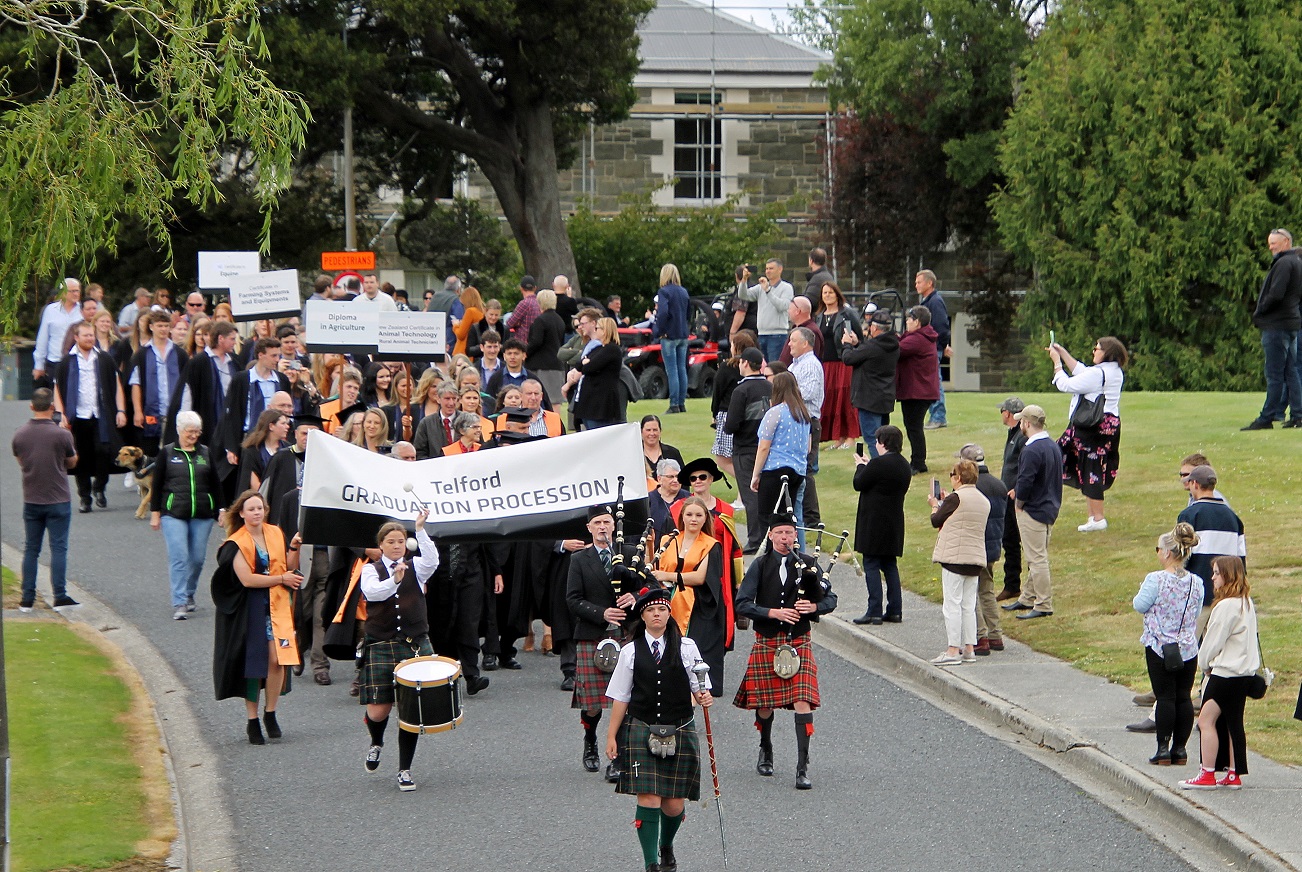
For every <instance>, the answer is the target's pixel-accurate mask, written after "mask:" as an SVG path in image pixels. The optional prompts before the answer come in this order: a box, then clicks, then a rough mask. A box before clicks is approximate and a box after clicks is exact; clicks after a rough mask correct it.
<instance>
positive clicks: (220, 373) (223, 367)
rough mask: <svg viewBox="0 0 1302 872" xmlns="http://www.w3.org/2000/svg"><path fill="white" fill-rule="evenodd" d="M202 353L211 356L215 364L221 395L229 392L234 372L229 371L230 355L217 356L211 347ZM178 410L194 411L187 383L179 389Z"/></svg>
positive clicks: (192, 399)
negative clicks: (179, 406) (179, 405)
mask: <svg viewBox="0 0 1302 872" xmlns="http://www.w3.org/2000/svg"><path fill="white" fill-rule="evenodd" d="M203 353H204V354H206V355H208V356H209V357H210V358H212V360H213V362H214V363H216V364H217V378H218V380H219V381H221V385H222V396H223V397H225V396H226V395H227V394H229V393H230V392H231V378H232V377H233V376H234V373H233V372H232V371H231V369H232V367H231V362H232V360H231V356H230V355H229V354H228V355H226V356H225V357H218V356H217V354H216V353H215V352H214V351H213V350H212V349H211V348H205V349H204V350H203ZM180 411H182V412H193V411H194V398H193V397H191V396H190V386H189V385H185V386H184V387H183V388H182V389H181V408H180Z"/></svg>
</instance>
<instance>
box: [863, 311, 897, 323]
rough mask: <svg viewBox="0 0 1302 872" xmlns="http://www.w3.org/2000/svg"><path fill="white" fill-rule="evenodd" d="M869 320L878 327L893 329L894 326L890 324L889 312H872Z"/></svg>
mask: <svg viewBox="0 0 1302 872" xmlns="http://www.w3.org/2000/svg"><path fill="white" fill-rule="evenodd" d="M869 320H870V321H871V322H872V323H874V324H877V325H878V326H881V327H893V326H895V325H894V324H893V323H892V318H891V313H890V312H886V311H881V310H879V311H876V312H873V316H872V318H870V319H869Z"/></svg>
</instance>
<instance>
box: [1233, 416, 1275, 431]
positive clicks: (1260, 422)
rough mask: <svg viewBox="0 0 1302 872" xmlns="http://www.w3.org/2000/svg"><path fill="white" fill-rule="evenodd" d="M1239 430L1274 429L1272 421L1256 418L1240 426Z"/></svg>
mask: <svg viewBox="0 0 1302 872" xmlns="http://www.w3.org/2000/svg"><path fill="white" fill-rule="evenodd" d="M1239 429H1240V430H1273V429H1275V422H1274V421H1267V420H1264V419H1262V418H1258V419H1256V420H1255V421H1253V422H1252V423H1251V424H1249V425H1248V426H1246V427H1240V428H1239Z"/></svg>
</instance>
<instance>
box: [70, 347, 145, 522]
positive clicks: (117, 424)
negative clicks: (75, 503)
mask: <svg viewBox="0 0 1302 872" xmlns="http://www.w3.org/2000/svg"><path fill="white" fill-rule="evenodd" d="M71 329H72V331H73V345H72V348H70V349H69V350H68V353H67V354H65V355H64V356H63V359H62V360H60V361H59V362H58V363H56V364H55V365H54V388H55V391H56V393H55V397H54V399H55V408H56V409H57V410H58V411H59V412H60V413H62V415H63V424H62V426H63V428H64V429H65V430H67V431H69V432H70V433H72V442H73V445H74V447H75V448H76V450H77V458H78V459H77V467H76V469H74V470H73V475H74V476H75V478H76V480H77V496H78V497H80V498H81V507H80V511H81V512H82V513H83V514H85V513H86V512H89V511H90V501H91V495H92V493H93V494H94V498H95V504H96V505H98V506H99V507H100V508H101V509H103V508H107V507H108V498H107V497H106V496H105V495H104V486H105V485H107V484H108V478H109V470H110V469H111V468H112V465H113V455H115V454H116V453H117V450H118V448H120V447H121V445H122V437H121V435H120V432H121V431H120V428H122V427H125V426H126V425H127V413H126V411H125V410H126V397H125V396H124V394H123V392H122V382H120V381H118V372H117V368H116V367H114V366H113V359H112V358H111V357H109V355H108V354H105V353H104V352H101V351H100V350H99V349H97V348H96V347H95V327H94V325H92V324H91V323H90V322H89V321H80V322H78V323H76V324H74V325H73V326H72V328H71Z"/></svg>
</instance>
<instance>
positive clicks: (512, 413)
mask: <svg viewBox="0 0 1302 872" xmlns="http://www.w3.org/2000/svg"><path fill="white" fill-rule="evenodd" d="M502 414H503V415H505V416H506V420H508V421H514V422H516V423H517V424H528V423H529V422H530V421H532V420H533V416H534V413H533V410H531V409H525V408H521V407H520V406H508V407H507V408H505V409H503V410H502Z"/></svg>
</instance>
